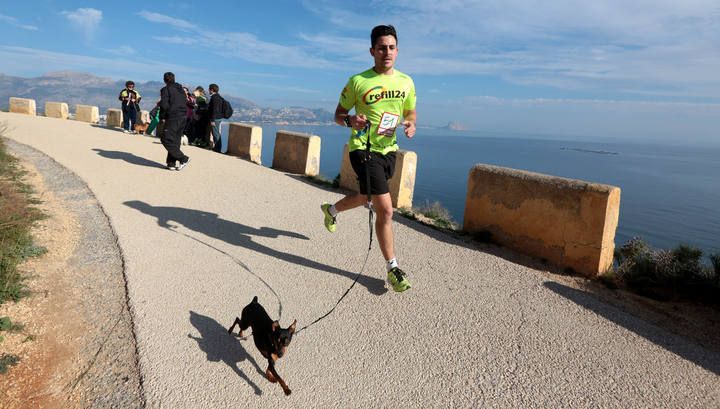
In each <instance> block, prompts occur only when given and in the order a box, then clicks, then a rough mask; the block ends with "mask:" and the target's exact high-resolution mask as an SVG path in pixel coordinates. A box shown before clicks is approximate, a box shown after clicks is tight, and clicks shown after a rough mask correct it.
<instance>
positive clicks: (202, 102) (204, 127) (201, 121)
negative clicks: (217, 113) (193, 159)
mask: <svg viewBox="0 0 720 409" xmlns="http://www.w3.org/2000/svg"><path fill="white" fill-rule="evenodd" d="M193 95H195V113H194V114H193V131H192V133H193V136H192V138H190V143H191V144H193V145H197V146H202V147H206V146H208V145H209V142H208V139H209V135H210V128H209V127H210V125H209V124H210V122H209V119H208V118H209V116H208V100H207V97H206V96H205V89H204V88H203V87H200V86H198V87H197V88H195V91H193Z"/></svg>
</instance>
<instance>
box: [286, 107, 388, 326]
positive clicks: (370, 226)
mask: <svg viewBox="0 0 720 409" xmlns="http://www.w3.org/2000/svg"><path fill="white" fill-rule="evenodd" d="M371 125H372V124H371V123H370V121H367V123H366V124H365V128H363V130H362V131H360V132H358V134H357V135H355V137H356V138H360V137H362V136H363V135H365V134H367V143H366V144H365V151H366V152H367V155H368V156H367V158H366V160H365V182H366V184H365V189H366V190H367V200H368V230H369V231H370V240H369V243H368V250H367V254H366V255H365V261H364V262H363V265H362V267H361V268H360V271H358V273H357V274H356V275H355V279H354V280H353V282H352V284H350V287H348V289H347V290H345V292H344V293H343V295H342V296H340V299H339V300H337V302H336V303H335V306H333V307H332V308H331V309H330V311H328V312H326V313H325V314H324V315H323V316H321V317H320V318H318V319H316V320H315V321H313V322H311V323H310V324H308V325H306V326H304V327H302V328H300V329H299V330H297V331H295V335H294V336H297V334H299V333H300V332H301V331H303V330H305V329H307V328H308V327H310V326H312V325H315V324H316V323H318V322H320V321H321V320H323V319H324V318H325V317H327V316H328V315H330V314H332V312H333V311H335V308H337V306H338V305H340V303H341V302H342V300H343V298H345V296H346V295H348V294H349V293H350V290H352V288H353V287H355V284H357V282H358V279H360V276H361V275H362V273H363V271H365V266H367V262H368V259H369V258H370V251H371V250H372V242H373V216H374V215H373V209H372V194H371V193H370V167H369V162H370V126H371Z"/></svg>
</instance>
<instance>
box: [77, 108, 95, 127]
mask: <svg viewBox="0 0 720 409" xmlns="http://www.w3.org/2000/svg"><path fill="white" fill-rule="evenodd" d="M75 120H76V121H81V122H88V123H91V124H96V123H98V122H99V121H100V108H98V107H96V106H92V105H75Z"/></svg>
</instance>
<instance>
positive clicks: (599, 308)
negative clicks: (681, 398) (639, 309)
mask: <svg viewBox="0 0 720 409" xmlns="http://www.w3.org/2000/svg"><path fill="white" fill-rule="evenodd" d="M543 285H544V286H545V287H546V288H547V289H549V290H550V291H552V292H554V293H556V294H558V295H561V296H563V297H565V298H567V299H568V300H570V301H572V302H574V303H575V304H577V305H580V306H581V307H584V308H586V309H588V310H590V311H592V312H594V313H596V314H598V315H600V316H601V317H603V318H605V319H606V320H608V321H611V322H613V323H615V324H617V325H619V326H621V327H623V328H625V329H627V330H630V331H632V332H634V333H636V334H637V335H639V336H641V337H643V338H645V339H647V340H648V341H650V342H652V343H654V344H655V345H658V346H660V347H662V348H665V349H666V350H668V351H670V352H672V353H674V354H676V355H678V356H680V357H682V358H684V359H687V360H688V361H690V362H693V363H695V364H696V365H699V366H701V367H703V368H705V369H706V370H708V371H710V372H712V373H714V374H716V375H720V356H718V354H716V353H713V352H712V351H710V350H708V349H705V348H703V347H701V346H699V345H697V344H695V343H694V342H691V341H687V340H685V339H683V338H681V337H680V336H678V335H674V334H671V333H669V332H666V331H664V330H662V329H660V328H658V327H656V326H654V325H652V324H649V323H647V322H645V321H643V320H641V319H639V318H637V317H634V316H632V315H630V314H628V313H626V312H623V311H621V310H618V309H617V308H615V307H613V306H611V305H609V304H606V303H604V302H602V301H600V300H598V299H597V298H595V297H594V296H593V295H592V294H590V293H587V292H585V291H580V290H576V289H574V288H571V287H567V286H565V285H562V284H558V283H555V282H545V283H544V284H543Z"/></svg>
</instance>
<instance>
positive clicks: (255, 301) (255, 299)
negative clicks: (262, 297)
mask: <svg viewBox="0 0 720 409" xmlns="http://www.w3.org/2000/svg"><path fill="white" fill-rule="evenodd" d="M252 302H254V303H255V304H257V302H258V301H257V295H256V296H255V298H253V300H252Z"/></svg>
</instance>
